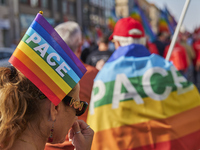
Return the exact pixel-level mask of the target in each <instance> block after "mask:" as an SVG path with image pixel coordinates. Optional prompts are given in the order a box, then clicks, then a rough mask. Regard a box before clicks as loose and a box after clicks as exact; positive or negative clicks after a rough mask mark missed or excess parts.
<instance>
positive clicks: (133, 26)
mask: <svg viewBox="0 0 200 150" xmlns="http://www.w3.org/2000/svg"><path fill="white" fill-rule="evenodd" d="M109 39H110V40H113V41H114V44H115V48H116V49H117V48H118V47H119V46H127V45H130V44H142V45H146V37H145V32H144V28H143V26H142V24H141V23H140V22H139V21H137V20H135V19H133V18H131V17H127V18H122V19H120V20H119V21H118V22H117V23H116V25H115V28H114V31H113V33H112V35H111V36H110V37H109Z"/></svg>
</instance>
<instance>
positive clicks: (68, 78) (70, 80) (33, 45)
mask: <svg viewBox="0 0 200 150" xmlns="http://www.w3.org/2000/svg"><path fill="white" fill-rule="evenodd" d="M29 37H30V36H29V35H27V34H25V35H24V37H23V38H22V41H23V42H25V41H26V40H27V39H28V38H29ZM28 46H29V47H30V48H31V49H33V48H34V47H37V46H39V44H36V43H34V42H33V41H30V43H29V44H28ZM33 51H34V50H33ZM34 52H35V53H37V54H38V55H39V56H40V52H39V51H34ZM56 53H57V52H56ZM47 56H48V54H47V53H46V54H45V56H44V57H41V56H40V57H41V58H42V59H43V60H44V61H45V62H46V63H47V61H46V60H47ZM52 59H53V58H52ZM54 62H55V63H56V65H55V66H50V67H51V68H52V69H53V70H56V68H57V67H58V66H59V64H58V63H57V62H56V61H54ZM47 64H48V63H47ZM55 72H56V71H55ZM56 73H57V72H56ZM57 74H58V73H57ZM58 75H59V76H60V74H58ZM60 77H61V76H60ZM61 78H62V79H63V80H64V81H65V82H66V83H67V84H68V85H69V86H70V87H71V88H73V87H74V86H75V85H76V82H75V81H74V80H73V79H72V78H71V77H70V76H69V75H68V74H67V73H66V74H65V76H64V77H61Z"/></svg>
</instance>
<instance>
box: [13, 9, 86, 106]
mask: <svg viewBox="0 0 200 150" xmlns="http://www.w3.org/2000/svg"><path fill="white" fill-rule="evenodd" d="M9 62H10V63H11V64H12V65H13V66H15V67H16V68H17V69H18V70H19V71H20V72H22V73H23V74H24V75H25V76H26V77H27V78H28V79H29V80H30V81H31V82H33V83H34V84H35V85H36V86H37V87H38V88H39V89H40V90H41V91H42V92H43V93H44V94H45V95H46V96H47V97H48V98H49V100H51V101H52V102H53V103H54V104H55V105H57V104H58V103H59V102H60V101H61V100H62V99H63V98H64V97H65V96H66V95H67V94H68V93H69V92H70V91H71V90H72V88H73V87H74V86H75V85H76V84H77V83H78V82H79V80H80V79H81V78H82V76H83V75H84V74H85V72H86V71H87V70H86V68H85V67H84V66H83V64H82V63H81V61H80V60H79V59H78V58H77V57H76V55H75V54H74V53H73V52H72V51H71V49H70V48H69V47H68V46H67V44H66V43H65V42H64V41H63V40H62V38H61V37H60V36H59V35H58V33H57V32H56V31H55V30H54V28H53V27H52V26H51V25H50V24H49V23H48V22H47V21H46V19H45V18H44V17H43V16H42V15H41V14H40V13H38V14H37V16H36V17H35V19H34V20H33V22H32V24H31V25H30V27H29V28H28V30H27V31H26V33H25V35H24V36H23V38H22V39H21V41H20V43H19V44H18V46H17V48H16V50H15V51H14V53H13V55H12V56H11V58H10V60H9Z"/></svg>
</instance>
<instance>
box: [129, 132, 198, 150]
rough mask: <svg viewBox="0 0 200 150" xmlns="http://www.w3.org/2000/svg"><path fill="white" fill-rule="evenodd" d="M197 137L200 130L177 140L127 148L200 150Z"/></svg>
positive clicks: (141, 149) (136, 149) (143, 149)
mask: <svg viewBox="0 0 200 150" xmlns="http://www.w3.org/2000/svg"><path fill="white" fill-rule="evenodd" d="M195 139H196V140H195ZM197 139H200V130H199V131H196V132H194V133H191V134H189V135H186V136H184V137H181V138H179V139H176V140H172V141H166V142H161V143H156V144H152V145H147V146H142V147H138V148H133V149H126V150H199V149H200V144H199V143H198V142H197V141H199V140H197Z"/></svg>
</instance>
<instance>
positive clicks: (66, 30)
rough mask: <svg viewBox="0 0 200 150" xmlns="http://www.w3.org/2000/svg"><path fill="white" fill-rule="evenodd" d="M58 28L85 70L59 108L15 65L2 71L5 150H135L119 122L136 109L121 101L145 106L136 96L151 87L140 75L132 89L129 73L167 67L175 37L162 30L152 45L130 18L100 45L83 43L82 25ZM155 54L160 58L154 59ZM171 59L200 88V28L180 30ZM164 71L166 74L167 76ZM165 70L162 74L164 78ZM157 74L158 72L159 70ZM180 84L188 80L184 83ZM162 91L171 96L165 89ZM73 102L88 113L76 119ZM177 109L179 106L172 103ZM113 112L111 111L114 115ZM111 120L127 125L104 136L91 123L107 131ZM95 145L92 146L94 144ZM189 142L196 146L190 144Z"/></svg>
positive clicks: (1, 141)
mask: <svg viewBox="0 0 200 150" xmlns="http://www.w3.org/2000/svg"><path fill="white" fill-rule="evenodd" d="M55 30H56V32H57V33H58V34H59V35H60V37H61V38H62V39H63V40H64V42H65V43H66V44H67V45H68V46H69V47H70V49H71V50H72V51H73V52H74V54H75V55H76V56H77V57H78V58H79V59H80V60H81V62H82V63H83V65H84V66H85V68H86V69H87V72H86V74H85V75H84V76H83V78H82V79H81V80H80V82H79V83H78V84H77V85H76V86H75V87H74V88H73V89H72V91H71V92H70V93H69V94H68V95H67V97H71V99H70V100H69V102H68V99H67V98H65V99H63V102H61V103H59V104H58V105H57V106H55V105H54V104H53V103H52V102H51V101H50V100H49V99H48V98H47V97H45V95H44V94H43V93H42V92H41V91H40V90H39V89H38V88H37V87H36V86H35V85H34V84H33V83H32V82H31V81H29V80H28V79H27V78H26V77H25V76H24V75H23V74H22V73H21V72H20V71H18V70H17V69H16V68H15V67H13V66H11V67H2V68H0V97H1V100H0V147H1V149H5V150H7V149H10V150H18V149H20V150H25V149H29V150H36V149H37V150H42V149H45V150H61V149H63V150H74V149H76V150H89V149H93V150H98V149H99V150H104V149H105V150H106V149H110V150H111V149H133V148H134V147H135V145H134V144H135V142H133V140H136V136H133V137H131V134H134V131H133V130H130V132H131V134H129V137H128V138H127V139H123V138H119V137H125V136H124V134H125V132H127V131H125V129H124V128H126V127H128V128H130V127H129V125H128V124H127V122H126V121H124V120H123V119H119V118H120V117H124V118H126V119H128V120H131V119H132V118H129V116H121V115H122V114H123V113H124V112H130V113H134V114H137V112H133V111H137V110H131V111H130V109H131V105H126V106H123V105H122V106H121V104H119V103H120V102H121V101H122V100H123V98H124V99H126V100H127V99H131V98H132V99H134V100H135V101H136V103H137V104H143V103H142V99H141V97H142V96H140V95H139V96H137V94H136V93H137V92H138V91H140V92H141V91H142V92H143V89H142V87H143V86H144V85H143V84H145V85H146V86H148V84H147V83H148V82H147V81H146V80H145V79H144V81H143V82H142V81H141V83H139V81H140V80H142V79H140V78H139V77H137V81H136V80H134V84H137V86H135V87H133V86H132V83H131V82H129V80H131V81H132V80H133V79H132V78H134V76H133V74H134V72H131V71H133V69H135V70H144V69H145V67H144V66H146V65H147V63H141V64H140V63H138V61H139V60H142V61H144V60H145V61H146V62H148V59H153V60H152V63H153V62H154V61H155V62H156V61H157V60H155V59H154V58H159V60H160V61H162V62H163V63H166V62H165V60H164V59H165V58H166V55H167V52H168V49H169V44H170V39H171V37H172V35H170V34H169V33H168V32H165V31H162V32H161V31H160V32H159V33H158V35H157V39H156V40H155V41H154V42H150V41H147V37H146V36H145V32H144V29H143V27H142V25H141V24H140V22H138V21H136V20H134V19H133V18H131V17H128V18H122V19H120V20H119V21H118V22H117V24H116V25H115V28H114V31H113V33H112V35H103V36H102V37H100V38H99V39H98V40H97V41H96V42H95V40H93V42H92V43H89V42H87V41H85V42H87V44H86V43H83V41H84V40H83V39H82V37H83V35H82V31H81V29H80V26H79V25H78V24H77V23H76V22H74V21H68V22H65V23H61V24H59V25H58V26H56V27H55ZM189 41H190V42H189ZM191 41H192V42H191ZM83 45H84V48H83ZM85 45H87V46H85ZM113 46H114V47H115V50H114V51H113V49H112V48H111V47H113ZM152 54H156V55H153V56H152ZM157 55H159V57H157ZM119 58H120V59H119ZM146 59H147V60H146ZM170 61H171V62H172V64H173V65H174V66H175V68H176V69H177V70H178V71H179V72H180V74H181V75H182V76H184V77H185V78H186V79H187V80H188V81H191V82H192V83H194V84H195V85H196V86H197V88H199V89H200V86H199V84H198V83H199V78H200V77H199V76H200V74H199V72H200V30H196V31H195V32H194V34H192V35H191V34H189V33H188V32H186V31H185V30H181V31H180V33H179V36H178V39H177V41H176V44H175V46H174V49H173V51H172V54H171V57H170ZM166 64H167V63H166ZM159 65H160V64H159ZM119 66H121V67H119ZM165 71H166V70H165ZM165 71H163V72H164V73H165ZM141 72H142V71H141ZM163 72H162V73H161V75H162V76H166V75H165V74H164V73H163ZM158 73H160V72H159V71H158ZM141 76H142V74H141ZM113 78H115V79H116V80H118V81H119V82H120V83H119V84H118V82H115V83H116V84H114V83H113V82H114V81H113V82H112V83H108V81H112V80H111V79H113ZM177 78H178V77H177ZM100 79H102V80H100ZM149 80H150V79H149ZM181 81H185V80H184V79H182V80H181ZM103 82H104V83H103ZM122 85H123V87H122ZM96 87H98V88H99V93H100V94H97V95H98V96H96V95H95V90H96V89H95V88H96ZM102 87H104V88H102ZM113 88H114V89H115V90H116V91H117V92H119V93H117V92H116V91H114V92H113V93H114V94H113V93H112V94H113V96H112V95H111V91H113V90H112V89H113ZM123 89H126V90H125V91H126V92H124V93H120V92H121V91H122V90H123ZM168 91H169V88H168ZM115 92H116V93H115ZM145 92H146V93H150V94H149V95H152V93H151V90H150V89H145V88H144V93H145ZM152 92H153V90H152ZM164 92H167V90H166V91H164ZM102 94H103V95H102ZM168 94H169V93H168ZM144 95H145V94H144ZM146 95H148V94H146ZM155 95H156V94H155ZM194 95H195V99H194V101H195V102H196V101H199V95H198V94H197V93H195V94H194ZM165 96H166V93H165V94H160V95H159V94H157V95H156V96H155V99H156V100H157V101H159V100H160V101H161V100H163V99H165V98H166V97H165ZM152 97H153V96H152ZM72 99H75V100H78V101H79V103H80V99H81V100H83V101H85V102H87V103H88V104H89V111H88V109H87V110H86V112H85V113H84V114H83V115H82V116H79V115H77V111H81V110H78V109H76V107H74V108H73V107H71V106H70V104H69V103H70V101H71V100H72ZM111 99H113V100H111ZM152 99H153V98H152ZM111 101H112V102H111ZM191 101H192V100H191ZM110 102H111V105H112V106H110V107H108V108H106V110H107V111H108V112H107V113H102V114H99V115H98V117H96V116H95V118H93V117H91V116H90V117H89V118H88V116H89V113H90V114H92V113H94V109H95V107H97V105H98V106H104V103H105V104H109V103H110ZM119 105H120V106H121V107H122V109H121V110H120V112H119V113H115V114H114V115H113V114H112V113H113V109H116V108H118V107H119ZM167 107H170V106H167ZM173 107H176V106H175V105H174V106H173ZM74 109H75V110H74ZM99 109H100V108H99ZM152 109H153V108H152ZM98 111H100V110H98ZM111 111H112V113H110V112H111ZM121 111H122V112H121ZM123 111H124V112H123ZM95 113H96V112H95ZM106 114H107V116H106ZM138 114H139V112H138ZM145 115H147V114H145ZM77 116H78V117H77ZM130 116H131V115H130ZM111 117H113V118H115V119H116V121H114V123H111V124H112V126H113V127H119V126H118V125H119V124H123V127H122V128H121V130H119V131H116V130H113V131H109V132H107V130H106V131H105V132H103V131H104V130H103V129H102V128H103V127H102V126H100V125H99V126H98V125H97V126H93V124H98V122H99V123H100V124H102V123H103V124H106V125H105V126H106V127H107V128H106V127H105V129H108V126H109V124H108V122H109V120H112V119H113V118H111ZM133 120H134V119H133ZM104 121H107V122H104ZM123 121H124V122H123ZM177 121H178V120H177ZM86 122H87V123H86ZM94 122H96V123H94ZM188 122H189V121H188ZM189 123H191V122H189ZM192 123H193V122H192ZM90 124H91V125H90ZM88 125H89V126H88ZM170 125H171V124H169V126H170ZM103 126H104V125H103ZM171 126H172V125H171ZM94 128H95V129H94ZM134 128H135V127H134ZM70 129H71V130H70ZM101 129H102V130H101ZM93 130H94V131H93ZM134 130H135V129H134ZM68 131H69V132H68ZM97 131H102V133H98V134H96V132H97ZM67 133H68V134H67ZM93 134H94V139H93ZM142 134H145V133H142ZM146 134H148V133H146ZM106 137H107V138H108V139H107V141H106V142H103V139H104V138H106ZM138 139H139V138H138ZM104 140H105V139H104ZM110 140H112V143H111V144H110V143H109V141H110ZM92 141H93V142H94V143H93V144H92ZM113 141H115V142H113ZM194 141H196V140H194ZM181 144H183V143H181ZM181 144H177V145H181ZM190 144H191V145H192V142H191V143H190ZM136 145H137V144H136ZM185 147H187V145H186V146H185ZM198 148H200V147H198ZM169 149H170V148H169Z"/></svg>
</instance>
